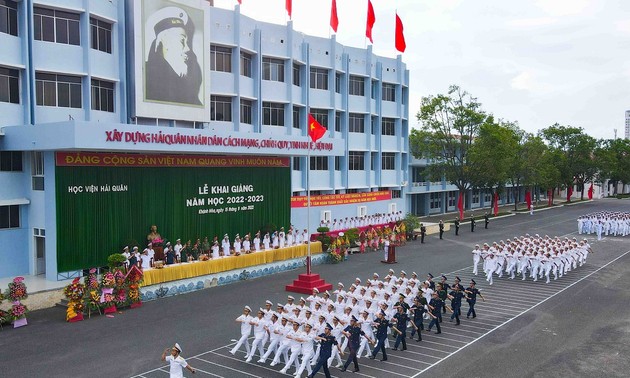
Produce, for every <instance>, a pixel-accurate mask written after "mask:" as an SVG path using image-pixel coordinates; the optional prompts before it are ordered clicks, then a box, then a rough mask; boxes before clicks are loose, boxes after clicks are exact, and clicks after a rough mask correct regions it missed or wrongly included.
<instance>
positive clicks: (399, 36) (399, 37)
mask: <svg viewBox="0 0 630 378" xmlns="http://www.w3.org/2000/svg"><path fill="white" fill-rule="evenodd" d="M403 30H404V28H403V23H402V20H401V19H400V17H398V13H396V41H395V43H396V50H398V51H400V52H401V53H404V52H405V49H406V48H407V43H406V42H405V34H404V33H403Z"/></svg>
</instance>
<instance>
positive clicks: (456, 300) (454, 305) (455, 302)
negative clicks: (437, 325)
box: [448, 285, 464, 325]
mask: <svg viewBox="0 0 630 378" xmlns="http://www.w3.org/2000/svg"><path fill="white" fill-rule="evenodd" d="M463 297H464V293H462V291H461V290H460V287H459V285H454V286H453V291H451V292H450V293H449V294H448V298H449V299H450V300H451V309H452V310H453V314H451V321H453V319H455V320H456V323H455V324H457V325H459V316H460V315H461V313H462V311H461V309H462V298H463Z"/></svg>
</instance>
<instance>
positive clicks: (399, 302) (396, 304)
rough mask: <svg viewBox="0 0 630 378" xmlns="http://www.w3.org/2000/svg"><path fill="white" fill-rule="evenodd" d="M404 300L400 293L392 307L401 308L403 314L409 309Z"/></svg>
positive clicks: (403, 295)
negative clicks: (403, 310) (403, 311)
mask: <svg viewBox="0 0 630 378" xmlns="http://www.w3.org/2000/svg"><path fill="white" fill-rule="evenodd" d="M405 298H407V297H406V296H405V294H403V293H400V294H399V295H398V302H396V303H394V307H398V306H402V307H403V309H405V312H407V311H409V309H410V308H411V307H409V304H408V303H407V302H405Z"/></svg>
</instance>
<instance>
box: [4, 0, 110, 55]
mask: <svg viewBox="0 0 630 378" xmlns="http://www.w3.org/2000/svg"><path fill="white" fill-rule="evenodd" d="M80 20H81V15H80V14H78V13H72V12H66V11H61V10H55V9H48V8H41V7H34V8H33V30H34V32H35V36H34V38H35V40H37V41H44V42H54V43H61V44H65V45H75V46H79V45H81V28H80ZM0 33H5V34H10V35H14V36H17V35H18V11H17V2H15V1H12V0H0ZM90 37H91V38H90V47H91V48H93V49H95V50H99V51H103V52H106V53H109V54H111V52H112V24H111V23H109V22H105V21H102V20H99V19H96V18H94V17H90Z"/></svg>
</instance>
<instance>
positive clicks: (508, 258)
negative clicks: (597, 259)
mask: <svg viewBox="0 0 630 378" xmlns="http://www.w3.org/2000/svg"><path fill="white" fill-rule="evenodd" d="M589 253H592V250H591V246H590V245H589V244H588V241H587V240H586V239H584V240H582V241H580V242H578V241H577V239H576V238H573V239H569V238H564V239H560V238H559V237H555V238H550V237H549V236H547V235H545V236H544V237H540V236H539V235H538V234H536V235H534V236H533V237H532V236H530V235H529V234H526V235H525V236H521V237H516V238H514V239H513V240H511V239H507V242H504V241H503V240H501V241H500V242H498V243H497V242H494V243H492V245H489V244H488V243H484V245H483V249H480V248H479V244H477V245H475V249H473V251H472V255H473V274H475V275H477V274H478V266H479V263H480V262H483V264H482V267H483V272H484V273H485V274H486V280H487V281H488V282H489V283H490V285H492V277H493V275H494V274H497V275H498V276H499V277H503V273H505V274H506V275H509V277H510V279H514V278H515V276H516V275H517V274H520V275H521V276H522V279H523V280H525V279H526V278H527V274H528V273H529V274H530V277H531V278H532V279H533V280H534V281H538V279H539V278H543V277H545V278H546V283H549V281H550V275H551V274H552V273H553V275H554V280H556V279H558V277H562V276H563V275H564V274H567V273H568V272H570V271H571V269H576V268H577V267H578V265H579V266H582V265H583V264H584V262H585V261H586V258H587V257H588V254H589Z"/></svg>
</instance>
